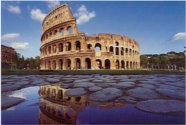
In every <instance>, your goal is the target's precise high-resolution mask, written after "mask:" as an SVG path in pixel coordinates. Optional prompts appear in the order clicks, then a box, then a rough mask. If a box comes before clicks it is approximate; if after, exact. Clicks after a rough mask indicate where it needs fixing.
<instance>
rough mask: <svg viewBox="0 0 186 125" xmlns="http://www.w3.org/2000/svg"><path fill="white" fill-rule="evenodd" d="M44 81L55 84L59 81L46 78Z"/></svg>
mask: <svg viewBox="0 0 186 125" xmlns="http://www.w3.org/2000/svg"><path fill="white" fill-rule="evenodd" d="M46 81H47V82H51V83H57V82H59V81H60V80H59V79H55V78H47V79H46Z"/></svg>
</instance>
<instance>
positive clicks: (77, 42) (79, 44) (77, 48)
mask: <svg viewBox="0 0 186 125" xmlns="http://www.w3.org/2000/svg"><path fill="white" fill-rule="evenodd" d="M76 50H81V43H80V42H79V41H76Z"/></svg>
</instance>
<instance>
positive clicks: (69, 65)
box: [66, 59, 71, 69]
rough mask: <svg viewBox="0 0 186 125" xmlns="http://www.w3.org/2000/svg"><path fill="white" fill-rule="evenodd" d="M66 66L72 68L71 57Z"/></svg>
mask: <svg viewBox="0 0 186 125" xmlns="http://www.w3.org/2000/svg"><path fill="white" fill-rule="evenodd" d="M66 68H67V69H71V60H70V59H67V64H66Z"/></svg>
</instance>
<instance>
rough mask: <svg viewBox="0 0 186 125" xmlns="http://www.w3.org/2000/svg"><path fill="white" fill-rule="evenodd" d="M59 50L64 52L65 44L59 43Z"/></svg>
mask: <svg viewBox="0 0 186 125" xmlns="http://www.w3.org/2000/svg"><path fill="white" fill-rule="evenodd" d="M59 52H63V44H62V43H60V44H59Z"/></svg>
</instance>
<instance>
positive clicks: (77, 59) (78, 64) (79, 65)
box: [75, 58, 81, 69]
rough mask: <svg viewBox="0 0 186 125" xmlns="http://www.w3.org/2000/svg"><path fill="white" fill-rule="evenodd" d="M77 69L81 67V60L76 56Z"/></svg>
mask: <svg viewBox="0 0 186 125" xmlns="http://www.w3.org/2000/svg"><path fill="white" fill-rule="evenodd" d="M75 69H81V60H80V59H79V58H76V67H75Z"/></svg>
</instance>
